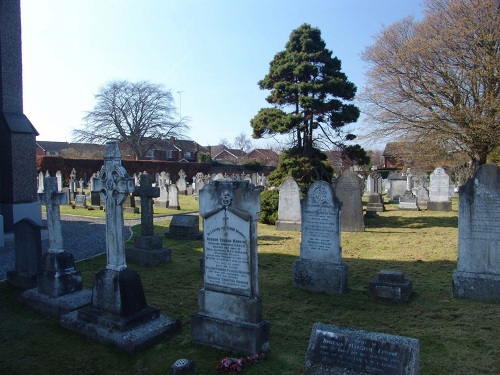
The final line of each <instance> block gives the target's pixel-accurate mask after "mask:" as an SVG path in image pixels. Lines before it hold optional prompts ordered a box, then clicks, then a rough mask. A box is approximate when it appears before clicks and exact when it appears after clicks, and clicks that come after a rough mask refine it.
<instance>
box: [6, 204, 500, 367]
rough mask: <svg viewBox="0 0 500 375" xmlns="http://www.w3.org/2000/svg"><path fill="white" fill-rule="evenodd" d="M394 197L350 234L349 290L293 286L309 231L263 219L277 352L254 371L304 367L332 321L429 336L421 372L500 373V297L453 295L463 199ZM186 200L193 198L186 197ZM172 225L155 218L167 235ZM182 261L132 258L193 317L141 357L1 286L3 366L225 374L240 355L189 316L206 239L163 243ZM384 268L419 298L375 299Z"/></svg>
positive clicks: (178, 310) (267, 312)
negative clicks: (221, 365) (26, 304)
mask: <svg viewBox="0 0 500 375" xmlns="http://www.w3.org/2000/svg"><path fill="white" fill-rule="evenodd" d="M396 206H397V205H387V206H386V207H387V208H388V210H387V211H386V212H384V213H381V214H380V217H378V218H374V219H367V220H366V231H365V232H363V233H346V232H342V248H343V260H344V262H345V263H346V264H347V265H348V267H349V292H348V293H347V294H344V295H340V296H330V295H326V294H321V293H311V292H307V291H305V290H301V289H295V288H293V287H292V263H293V261H294V260H295V259H297V258H298V256H299V246H300V234H299V233H296V232H277V231H276V230H275V229H274V227H273V226H268V225H259V226H258V231H259V232H258V233H259V285H260V295H261V297H262V300H263V309H264V318H265V319H266V320H269V321H270V322H271V339H270V344H271V351H270V352H269V353H267V354H266V357H267V360H266V362H264V363H260V364H255V365H253V366H250V367H248V368H246V369H245V370H244V373H245V374H254V375H255V374H300V373H302V370H303V362H304V359H305V355H306V349H307V344H308V340H309V336H310V333H311V328H312V324H313V323H315V322H321V323H326V324H336V325H342V326H347V327H353V328H359V329H364V330H370V331H379V332H385V333H390V334H396V335H403V336H409V337H414V338H418V339H419V340H420V350H421V351H420V355H421V373H422V374H447V375H449V374H454V375H457V374H499V373H500V341H499V337H500V324H499V323H498V319H499V316H500V303H487V302H475V301H467V300H456V299H453V298H452V295H451V277H452V271H453V269H454V268H455V267H456V259H457V212H456V209H457V202H456V200H454V206H453V208H454V211H452V212H427V211H420V212H408V211H397V210H396ZM181 207H182V201H181ZM168 224H169V222H168V221H161V222H158V223H155V230H156V232H157V234H160V233H163V232H165V230H166V229H167V228H168ZM164 246H166V247H169V248H171V249H172V262H171V263H169V264H164V265H161V266H158V267H154V268H145V267H138V266H135V265H133V264H129V266H130V267H131V268H133V269H135V270H136V271H138V272H139V273H140V275H141V277H142V282H143V285H144V288H145V293H146V298H147V301H148V303H149V304H150V305H151V306H155V307H158V308H160V309H161V311H162V313H163V314H166V315H170V316H172V317H175V318H178V319H180V320H181V321H182V325H183V326H182V330H181V331H180V332H178V333H175V334H172V335H171V336H169V337H167V338H165V339H164V340H163V341H162V342H161V343H160V344H158V345H156V346H154V347H152V348H150V349H148V350H146V351H144V352H141V353H138V354H136V355H132V356H131V355H126V354H124V353H122V352H120V351H119V350H118V349H115V348H114V347H111V346H103V345H98V344H96V343H94V342H91V341H88V340H86V339H84V338H82V337H80V336H78V335H76V334H73V333H71V332H69V331H66V330H64V329H62V328H60V327H59V326H58V322H57V321H56V320H53V319H46V318H42V317H40V316H39V315H37V314H36V313H34V312H31V311H29V310H26V309H24V308H23V307H22V306H21V305H20V304H19V303H18V301H17V297H18V295H19V291H17V290H14V289H12V288H11V287H10V286H9V285H7V284H6V283H0V333H1V334H0V373H5V374H149V375H151V374H168V373H169V368H170V365H171V364H172V363H173V362H174V361H175V360H177V359H179V358H189V359H191V360H194V361H195V362H196V364H197V374H198V375H199V374H216V371H215V366H216V364H217V363H218V362H219V361H220V360H221V359H222V358H224V357H226V356H229V355H232V354H231V353H228V352H225V351H222V350H217V349H213V348H209V347H205V346H200V345H195V344H193V343H191V336H190V329H191V327H190V316H191V315H192V314H194V313H196V312H197V292H198V290H199V289H200V288H201V287H202V277H201V274H200V272H199V258H200V256H201V255H202V242H201V241H179V240H168V239H166V238H165V239H164ZM105 262H106V260H105V256H99V257H96V258H93V259H90V260H86V261H82V262H79V263H78V264H77V267H78V268H79V269H80V270H81V271H82V277H83V280H84V284H85V286H86V287H89V288H90V287H91V285H92V282H93V278H94V275H95V273H96V272H97V271H98V270H99V269H101V268H103V267H104V266H105ZM381 269H395V270H402V271H404V272H405V275H406V277H407V278H409V279H411V280H412V281H413V290H414V296H413V297H412V298H411V300H410V301H409V302H408V303H404V304H393V303H388V302H381V301H373V300H371V299H370V296H369V293H368V282H369V281H370V279H372V278H373V277H375V276H376V275H377V273H378V271H380V270H381Z"/></svg>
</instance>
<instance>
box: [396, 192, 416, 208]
mask: <svg viewBox="0 0 500 375" xmlns="http://www.w3.org/2000/svg"><path fill="white" fill-rule="evenodd" d="M398 210H402V211H419V210H420V208H419V207H418V199H417V197H416V196H414V195H413V194H412V193H411V191H407V192H405V193H404V194H403V195H401V196H400V197H399V204H398Z"/></svg>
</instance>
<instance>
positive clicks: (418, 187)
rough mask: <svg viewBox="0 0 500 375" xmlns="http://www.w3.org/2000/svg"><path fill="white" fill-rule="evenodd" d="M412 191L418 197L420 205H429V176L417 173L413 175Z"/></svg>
mask: <svg viewBox="0 0 500 375" xmlns="http://www.w3.org/2000/svg"><path fill="white" fill-rule="evenodd" d="M412 193H413V195H414V196H416V197H417V201H418V205H419V206H422V205H425V206H426V205H427V203H428V202H429V176H427V174H425V173H424V174H417V175H415V176H413V189H412Z"/></svg>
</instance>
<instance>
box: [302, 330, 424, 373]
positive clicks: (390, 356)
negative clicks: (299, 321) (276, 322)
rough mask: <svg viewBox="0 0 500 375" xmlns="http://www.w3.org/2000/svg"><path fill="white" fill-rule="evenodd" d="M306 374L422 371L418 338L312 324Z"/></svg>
mask: <svg viewBox="0 0 500 375" xmlns="http://www.w3.org/2000/svg"><path fill="white" fill-rule="evenodd" d="M304 373H305V374H308V375H323V374H335V375H347V374H349V375H367V374H380V375H419V374H420V343H419V340H418V339H414V338H411V337H404V336H396V335H390V334H386V333H380V332H370V331H364V330H357V329H353V328H346V327H340V326H336V325H330V324H321V323H315V324H313V329H312V332H311V337H310V339H309V346H308V348H307V358H306V362H305V371H304Z"/></svg>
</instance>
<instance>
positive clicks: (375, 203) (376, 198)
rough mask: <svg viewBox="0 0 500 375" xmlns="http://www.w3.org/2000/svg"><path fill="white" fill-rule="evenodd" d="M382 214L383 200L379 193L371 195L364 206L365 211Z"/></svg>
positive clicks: (383, 209)
mask: <svg viewBox="0 0 500 375" xmlns="http://www.w3.org/2000/svg"><path fill="white" fill-rule="evenodd" d="M368 210H369V211H375V212H384V211H385V206H384V200H383V198H382V195H381V194H379V193H372V194H370V197H369V198H368V205H367V206H366V211H368Z"/></svg>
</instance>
